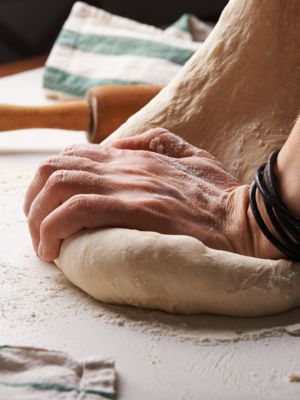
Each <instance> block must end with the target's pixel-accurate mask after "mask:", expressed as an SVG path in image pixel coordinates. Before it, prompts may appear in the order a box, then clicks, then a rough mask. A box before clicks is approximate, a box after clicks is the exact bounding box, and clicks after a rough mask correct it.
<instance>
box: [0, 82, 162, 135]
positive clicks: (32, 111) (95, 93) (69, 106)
mask: <svg viewBox="0 0 300 400" xmlns="http://www.w3.org/2000/svg"><path fill="white" fill-rule="evenodd" d="M161 89H162V88H161V87H160V86H147V85H123V86H98V87H94V88H91V89H90V90H89V91H88V92H87V95H86V99H85V100H81V101H72V102H64V103H59V104H55V105H49V106H14V105H7V104H2V105H0V131H10V130H17V129H32V128H53V129H66V130H78V131H86V132H87V136H88V140H89V141H90V142H91V143H100V142H101V141H102V140H104V139H105V138H106V137H107V136H108V135H110V134H111V133H112V132H113V131H114V130H116V129H117V128H118V127H119V126H120V125H122V124H123V123H124V122H125V121H126V120H127V119H128V118H129V117H130V116H131V115H133V114H134V113H136V112H137V111H138V110H140V109H141V108H142V107H143V106H145V105H146V104H147V103H148V102H149V101H150V100H151V99H152V98H153V97H154V96H156V95H157V94H158V93H159V91H160V90H161Z"/></svg>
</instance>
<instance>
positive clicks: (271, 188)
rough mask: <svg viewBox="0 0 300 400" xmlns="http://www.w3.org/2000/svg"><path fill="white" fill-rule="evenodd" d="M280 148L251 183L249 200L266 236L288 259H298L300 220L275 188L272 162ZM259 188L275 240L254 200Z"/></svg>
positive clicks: (299, 257)
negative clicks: (275, 234) (274, 233)
mask: <svg viewBox="0 0 300 400" xmlns="http://www.w3.org/2000/svg"><path fill="white" fill-rule="evenodd" d="M278 153H279V150H277V151H274V152H273V153H272V154H271V156H270V157H269V160H268V162H267V163H266V164H263V165H261V166H260V167H259V168H258V170H257V172H256V174H255V178H254V180H253V182H252V184H251V186H250V190H249V201H250V206H251V209H252V212H253V215H254V218H255V220H256V222H257V224H258V226H259V227H260V229H261V231H262V232H263V234H264V235H265V236H266V238H267V239H268V240H269V241H270V242H271V243H272V244H273V245H274V246H275V247H276V248H277V249H278V250H280V251H281V253H283V254H284V255H286V256H287V257H288V258H289V259H291V260H294V261H300V219H299V218H297V217H295V216H293V215H292V214H291V213H290V211H289V210H288V209H287V208H286V207H285V205H284V204H283V202H282V200H281V198H280V196H279V194H278V190H277V186H278V183H277V177H276V173H275V163H276V160H277V156H278ZM257 190H258V191H259V192H260V194H261V196H262V199H263V202H264V206H265V209H266V212H267V214H268V217H269V220H270V222H271V224H272V225H273V228H274V230H275V231H276V233H277V235H278V238H279V239H277V238H276V237H275V236H274V235H273V233H272V232H271V231H270V229H269V228H268V227H267V225H266V224H265V222H264V220H263V218H262V216H261V214H260V212H259V209H258V206H257V202H256V191H257Z"/></svg>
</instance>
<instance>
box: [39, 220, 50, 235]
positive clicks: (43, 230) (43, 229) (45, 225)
mask: <svg viewBox="0 0 300 400" xmlns="http://www.w3.org/2000/svg"><path fill="white" fill-rule="evenodd" d="M51 232H52V229H51V224H50V222H49V221H47V220H44V221H43V222H42V223H41V226H40V235H41V237H42V238H45V237H48V236H49V235H51Z"/></svg>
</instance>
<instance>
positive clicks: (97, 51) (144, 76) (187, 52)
mask: <svg viewBox="0 0 300 400" xmlns="http://www.w3.org/2000/svg"><path fill="white" fill-rule="evenodd" d="M210 31H211V27H210V26H209V25H208V24H205V23H203V22H202V21H200V20H199V19H197V18H196V17H195V16H192V15H189V14H184V15H183V16H182V17H181V18H180V19H179V20H178V21H177V22H175V23H174V24H173V25H171V26H170V27H169V28H167V29H159V28H156V27H154V26H151V25H146V24H142V23H139V22H136V21H133V20H130V19H128V18H123V17H119V16H116V15H113V14H110V13H108V12H106V11H104V10H101V9H99V8H96V7H93V6H90V5H87V4H85V3H82V2H77V3H75V4H74V6H73V8H72V11H71V13H70V15H69V17H68V19H67V20H66V22H65V24H64V26H63V28H62V30H61V32H60V34H59V36H58V38H57V40H56V41H55V44H54V46H53V48H52V50H51V53H50V55H49V58H48V60H47V62H46V66H45V71H44V79H43V87H44V89H45V93H46V95H47V96H48V97H53V98H60V99H68V98H74V97H75V98H76V97H83V96H84V95H85V92H86V91H87V89H89V88H90V87H92V86H97V85H115V84H118V85H120V84H130V85H132V84H149V85H160V86H164V85H166V84H168V83H169V81H170V80H171V79H172V78H173V77H174V76H175V75H176V74H177V73H178V72H179V70H180V69H181V67H182V65H184V64H185V63H186V61H188V60H189V58H190V57H191V56H192V55H193V54H194V52H195V51H196V50H197V49H198V48H199V46H201V42H203V41H204V40H205V38H206V37H207V36H208V34H209V32H210Z"/></svg>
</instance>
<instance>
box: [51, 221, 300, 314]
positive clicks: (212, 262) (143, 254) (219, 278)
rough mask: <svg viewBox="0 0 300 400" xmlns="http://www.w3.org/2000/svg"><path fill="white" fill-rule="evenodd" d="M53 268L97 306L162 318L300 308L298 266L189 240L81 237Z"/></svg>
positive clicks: (115, 233) (128, 234)
mask: <svg viewBox="0 0 300 400" xmlns="http://www.w3.org/2000/svg"><path fill="white" fill-rule="evenodd" d="M56 264H57V265H58V267H59V268H60V269H61V270H62V271H63V273H64V274H65V275H66V277H67V278H68V279H69V280H70V281H71V282H72V283H73V284H74V285H76V286H78V287H79V288H81V289H82V290H83V291H85V292H86V293H88V294H90V295H91V296H92V297H94V298H95V299H97V300H101V301H103V302H107V303H112V304H128V305H133V306H139V307H144V308H151V309H158V310H163V311H168V312H176V313H184V314H192V313H202V312H209V313H217V314H226V315H235V316H260V315H266V314H274V313H279V312H283V311H286V310H288V309H289V308H291V307H295V306H297V305H299V304H300V264H297V263H292V262H290V261H285V260H264V259H258V258H253V257H245V256H240V255H237V254H234V253H229V252H225V251H218V250H212V249H210V248H208V247H206V246H205V245H204V244H203V243H202V242H200V241H199V240H197V239H195V238H193V237H190V236H181V235H162V234H159V233H155V232H141V231H137V230H131V229H121V228H111V229H102V230H86V231H83V232H80V233H79V234H77V235H75V236H73V237H71V238H70V239H68V240H66V241H64V242H63V245H62V249H61V253H60V257H59V259H58V260H56Z"/></svg>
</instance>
